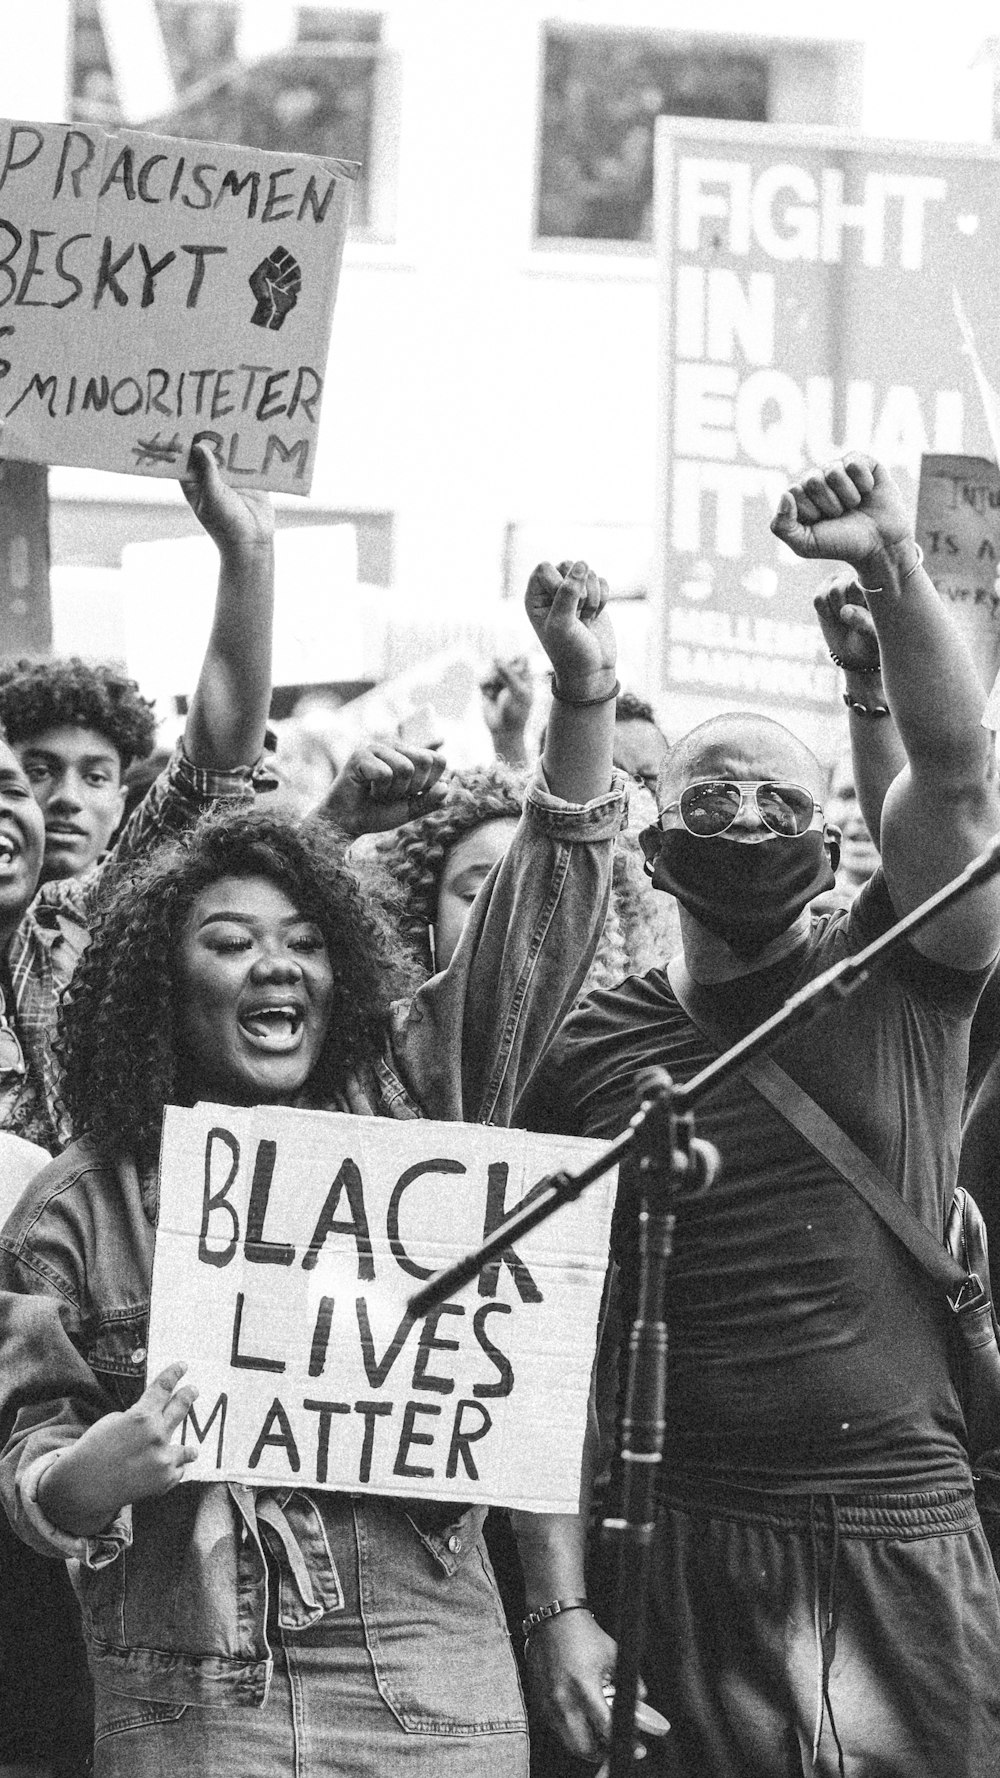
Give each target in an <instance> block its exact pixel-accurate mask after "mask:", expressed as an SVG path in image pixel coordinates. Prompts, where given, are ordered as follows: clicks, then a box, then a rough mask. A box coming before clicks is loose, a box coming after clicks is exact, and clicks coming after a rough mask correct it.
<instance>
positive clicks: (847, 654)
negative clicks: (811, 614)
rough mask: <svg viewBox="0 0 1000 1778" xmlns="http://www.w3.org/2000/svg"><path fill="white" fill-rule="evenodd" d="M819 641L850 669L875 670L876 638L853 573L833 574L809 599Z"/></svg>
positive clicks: (870, 618) (858, 670)
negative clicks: (821, 639) (816, 619)
mask: <svg viewBox="0 0 1000 1778" xmlns="http://www.w3.org/2000/svg"><path fill="white" fill-rule="evenodd" d="M813 607H814V609H815V612H816V616H817V617H818V618H819V627H820V629H821V630H822V632H823V640H824V642H825V643H826V646H827V648H828V649H829V650H830V653H831V654H832V655H835V656H836V658H837V660H839V661H842V662H843V665H844V667H845V668H846V669H847V671H848V672H850V671H851V670H852V669H853V670H855V671H857V672H860V673H873V672H877V671H878V669H879V665H880V657H879V646H878V637H877V636H876V634H875V625H874V623H873V622H872V614H871V612H870V611H869V609H868V602H867V600H866V599H865V595H864V593H863V592H862V590H861V588H860V587H859V585H858V583H857V580H856V579H855V577H854V575H853V574H851V573H849V572H846V571H845V572H843V573H841V574H837V575H835V576H834V578H833V579H832V580H831V582H830V584H829V586H828V587H826V588H825V590H824V591H823V592H822V593H817V595H816V597H815V599H814V600H813Z"/></svg>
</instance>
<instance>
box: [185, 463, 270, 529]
mask: <svg viewBox="0 0 1000 1778" xmlns="http://www.w3.org/2000/svg"><path fill="white" fill-rule="evenodd" d="M181 487H182V488H183V490H184V498H185V500H186V501H187V503H188V505H189V506H190V508H191V511H192V512H193V513H194V516H195V518H196V519H197V520H198V523H199V525H201V527H202V530H204V531H206V532H207V533H208V535H209V537H210V538H211V539H212V542H213V543H214V544H215V545H216V548H217V549H219V550H221V551H223V552H224V553H226V552H228V553H232V552H234V551H239V550H242V551H244V552H250V551H259V550H260V549H261V548H263V549H270V546H271V543H272V540H273V537H274V509H273V506H272V504H271V497H270V495H269V494H263V493H261V492H259V491H257V490H254V489H252V488H241V489H236V488H231V487H230V486H229V484H228V482H225V481H223V479H222V476H221V474H220V472H219V465H218V462H217V460H216V457H215V453H214V452H213V451H212V450H211V449H210V447H209V446H208V445H207V444H206V443H205V442H204V440H201V441H199V440H197V439H196V440H195V442H194V444H193V445H192V446H191V453H190V456H189V458H188V464H187V469H186V472H185V474H184V475H183V477H182V478H181Z"/></svg>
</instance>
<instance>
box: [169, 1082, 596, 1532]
mask: <svg viewBox="0 0 1000 1778" xmlns="http://www.w3.org/2000/svg"><path fill="white" fill-rule="evenodd" d="M604 1146H605V1145H604V1144H601V1143H598V1142H583V1141H574V1140H570V1139H567V1138H564V1137H550V1136H536V1135H528V1134H527V1133H526V1132H524V1131H521V1130H503V1129H494V1128H492V1127H490V1126H486V1125H467V1124H448V1123H432V1122H429V1121H428V1122H425V1121H423V1120H417V1121H412V1122H409V1121H396V1120H395V1119H391V1118H363V1117H349V1116H346V1115H342V1114H340V1113H338V1112H313V1111H293V1110H289V1109H286V1108H283V1107H273V1106H259V1107H256V1108H253V1109H250V1110H239V1109H236V1108H234V1107H232V1106H219V1105H197V1106H195V1107H194V1108H193V1109H191V1110H181V1109H177V1108H173V1107H171V1108H170V1109H168V1110H167V1112H166V1116H165V1119H164V1128H163V1144H162V1151H161V1159H160V1208H159V1222H158V1227H157V1236H156V1256H155V1262H154V1266H153V1286H152V1301H151V1307H150V1325H149V1350H148V1359H147V1375H148V1377H149V1378H152V1377H154V1376H156V1375H158V1373H159V1372H160V1371H161V1370H162V1369H163V1368H164V1367H165V1366H166V1365H167V1364H169V1363H171V1362H173V1361H175V1360H178V1359H183V1360H185V1361H186V1362H187V1364H188V1367H189V1369H188V1375H187V1378H186V1379H185V1380H186V1381H188V1382H192V1383H194V1384H196V1385H197V1387H198V1390H199V1396H198V1400H197V1401H196V1403H195V1404H194V1407H193V1409H192V1412H191V1413H190V1415H189V1416H188V1419H187V1420H186V1421H185V1422H184V1425H183V1427H182V1429H181V1434H180V1436H181V1437H182V1439H183V1440H184V1441H185V1442H187V1443H191V1444H196V1445H198V1446H199V1457H198V1461H197V1462H196V1463H195V1464H193V1465H192V1466H191V1467H190V1468H189V1469H188V1471H187V1472H186V1479H188V1480H192V1481H209V1480H211V1481H217V1480H229V1481H240V1482H246V1483H251V1484H253V1485H255V1486H262V1487H288V1486H298V1487H309V1488H331V1489H340V1490H349V1491H352V1492H353V1491H371V1492H373V1493H378V1494H395V1495H404V1496H406V1495H410V1496H417V1497H425V1498H434V1499H449V1498H453V1499H455V1500H456V1501H479V1502H489V1503H491V1504H499V1505H504V1506H514V1507H520V1508H522V1509H523V1510H525V1511H528V1512H575V1511H576V1509H577V1506H578V1503H579V1491H580V1467H581V1457H582V1449H583V1436H584V1429H585V1424H586V1412H587V1396H588V1390H589V1384H590V1375H591V1367H592V1363H593V1358H594V1351H595V1345H596V1334H597V1321H598V1313H599V1307H600V1298H601V1287H602V1282H603V1278H604V1272H605V1267H606V1263H607V1252H608V1237H609V1233H610V1222H611V1210H612V1204H613V1199H614V1188H615V1179H616V1174H615V1172H612V1173H611V1174H609V1175H607V1176H606V1177H605V1178H604V1179H602V1180H601V1181H600V1182H599V1183H598V1184H596V1185H594V1186H591V1187H590V1188H589V1189H588V1190H587V1191H586V1192H585V1193H584V1195H583V1196H582V1198H580V1199H579V1200H578V1201H577V1202H576V1203H575V1204H569V1205H565V1206H564V1207H563V1208H562V1209H561V1210H559V1211H558V1212H557V1214H556V1215H555V1216H554V1217H552V1218H550V1219H549V1220H548V1221H547V1222H545V1223H543V1224H541V1226H540V1227H538V1228H536V1229H534V1230H533V1231H532V1232H531V1233H530V1234H529V1235H528V1236H526V1237H524V1239H522V1240H518V1242H517V1243H516V1246H514V1247H510V1248H508V1249H507V1250H505V1251H504V1253H503V1254H502V1256H501V1257H499V1258H497V1259H495V1260H493V1261H492V1262H491V1263H490V1265H489V1266H488V1267H487V1269H486V1270H485V1271H484V1273H483V1274H482V1275H481V1277H480V1278H479V1279H478V1281H476V1282H474V1283H472V1284H469V1285H467V1286H466V1287H465V1288H464V1290H462V1291H461V1292H460V1293H459V1295H458V1296H457V1298H454V1299H452V1300H451V1301H449V1302H446V1303H444V1304H443V1305H442V1306H441V1307H440V1308H438V1309H435V1310H433V1311H432V1312H431V1313H430V1314H428V1315H424V1316H421V1317H419V1318H415V1317H414V1316H413V1315H412V1314H411V1313H410V1311H409V1309H408V1307H407V1303H408V1299H409V1298H410V1297H411V1296H412V1294H413V1293H414V1292H415V1291H416V1290H417V1289H418V1288H419V1286H420V1284H421V1283H423V1282H424V1280H425V1279H427V1278H428V1277H430V1276H432V1275H433V1274H434V1273H436V1272H438V1271H440V1270H441V1269H442V1267H444V1266H446V1265H448V1264H450V1263H451V1262H452V1261H453V1260H455V1259H457V1258H459V1257H460V1256H461V1255H462V1254H464V1253H466V1252H468V1251H469V1250H470V1249H471V1248H473V1247H476V1246H478V1245H480V1243H481V1242H482V1241H483V1240H484V1239H486V1238H487V1237H488V1236H489V1235H490V1234H491V1233H492V1232H493V1231H494V1230H495V1229H496V1228H497V1227H498V1225H499V1224H500V1223H501V1222H502V1221H503V1220H504V1218H505V1217H506V1216H509V1215H510V1213H511V1211H512V1210H513V1209H514V1208H515V1207H516V1206H517V1204H518V1203H519V1202H520V1201H521V1199H522V1198H524V1197H525V1196H526V1195H527V1193H528V1192H529V1191H530V1190H531V1189H532V1187H533V1186H535V1185H536V1184H537V1183H538V1181H539V1180H540V1179H541V1178H542V1177H543V1176H544V1175H546V1174H548V1173H551V1172H553V1171H555V1170H556V1169H557V1168H558V1167H561V1166H568V1167H571V1168H579V1167H582V1166H585V1165H586V1164H587V1163H588V1162H589V1161H591V1160H592V1159H593V1158H594V1156H595V1155H597V1154H599V1153H601V1151H602V1149H603V1147H604Z"/></svg>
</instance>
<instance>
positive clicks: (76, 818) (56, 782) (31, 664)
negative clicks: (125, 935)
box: [0, 656, 156, 883]
mask: <svg viewBox="0 0 1000 1778" xmlns="http://www.w3.org/2000/svg"><path fill="white" fill-rule="evenodd" d="M0 725H2V727H3V731H4V733H5V735H6V737H7V741H8V744H9V745H10V746H11V747H12V748H13V750H14V752H15V753H16V754H17V757H18V759H19V760H20V762H21V765H22V767H23V768H24V772H25V775H26V777H27V779H28V781H29V783H30V785H31V789H32V792H33V794H34V797H35V801H36V802H37V803H39V804H40V806H41V809H42V812H43V814H44V816H45V854H44V857H43V859H42V876H41V880H42V882H43V883H48V882H51V881H52V880H53V879H54V878H57V877H78V876H82V875H83V873H84V872H85V871H87V870H89V869H90V867H91V865H92V864H96V863H97V861H98V859H99V858H102V857H103V856H104V854H105V852H106V851H107V850H108V847H109V846H110V844H111V841H112V838H113V836H114V834H115V832H116V830H117V828H118V826H119V824H120V822H121V819H122V814H123V812H124V807H125V788H124V778H125V773H126V772H127V771H128V768H129V766H130V765H131V764H132V763H133V761H134V760H143V759H146V758H147V757H148V755H149V754H150V753H151V752H152V748H153V737H154V734H155V730H156V718H155V716H154V714H153V706H152V705H151V704H150V703H149V701H148V700H147V699H146V698H144V697H142V696H141V695H140V692H139V688H138V686H137V685H136V683H135V680H134V679H127V678H126V677H125V676H124V675H123V674H121V673H119V672H117V671H116V669H115V668H114V667H112V666H110V665H108V664H106V663H103V662H101V663H98V664H96V665H91V664H89V663H88V662H86V661H82V660H79V659H78V658H77V657H76V656H72V657H71V658H69V659H68V660H51V661H32V660H19V661H13V662H10V663H8V664H7V665H5V666H2V667H0Z"/></svg>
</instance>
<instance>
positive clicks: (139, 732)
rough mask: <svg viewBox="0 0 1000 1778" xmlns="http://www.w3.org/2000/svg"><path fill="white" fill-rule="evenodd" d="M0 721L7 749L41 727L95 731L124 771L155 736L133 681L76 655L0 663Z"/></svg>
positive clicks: (148, 707) (148, 708)
mask: <svg viewBox="0 0 1000 1778" xmlns="http://www.w3.org/2000/svg"><path fill="white" fill-rule="evenodd" d="M0 723H2V725H3V728H4V731H5V733H6V736H7V739H8V741H9V742H10V744H11V746H12V747H19V746H20V745H21V744H22V743H23V742H25V741H30V740H32V739H33V738H34V736H35V735H40V734H43V733H44V732H45V730H46V729H51V728H63V727H66V726H68V725H72V726H73V727H74V728H89V729H94V730H95V731H96V732H97V734H99V735H103V736H104V738H105V740H107V741H110V742H111V745H112V747H113V748H114V750H115V752H116V753H117V754H118V756H119V758H120V760H121V769H122V771H123V772H125V771H127V770H128V767H129V766H130V765H131V763H132V761H133V760H134V759H145V758H146V755H147V754H148V753H150V752H152V748H153V737H154V735H155V732H156V717H155V715H154V713H153V706H152V704H151V703H150V702H149V700H148V699H147V698H144V697H143V696H142V695H141V693H140V691H139V687H138V686H137V685H136V682H135V680H134V679H126V678H125V676H124V674H122V673H117V672H116V671H115V669H114V667H112V666H109V665H108V664H107V663H105V662H99V663H97V664H95V665H90V664H89V663H88V662H87V661H82V660H81V659H80V658H79V656H78V655H75V654H74V655H70V656H68V657H67V658H66V659H65V660H55V661H33V660H27V659H25V660H17V661H5V662H3V663H2V664H0Z"/></svg>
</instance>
